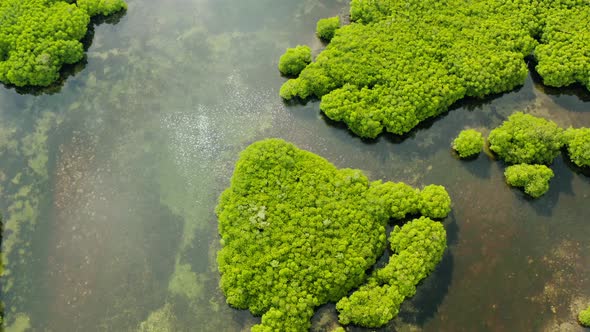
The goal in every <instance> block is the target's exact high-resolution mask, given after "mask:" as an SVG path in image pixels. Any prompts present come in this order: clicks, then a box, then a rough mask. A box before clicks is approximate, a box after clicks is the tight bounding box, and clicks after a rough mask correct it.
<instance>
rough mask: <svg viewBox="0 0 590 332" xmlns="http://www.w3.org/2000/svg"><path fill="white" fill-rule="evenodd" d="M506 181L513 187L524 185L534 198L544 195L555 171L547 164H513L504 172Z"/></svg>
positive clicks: (525, 189)
mask: <svg viewBox="0 0 590 332" xmlns="http://www.w3.org/2000/svg"><path fill="white" fill-rule="evenodd" d="M504 175H505V176H506V182H507V183H508V184H509V185H511V186H513V187H523V188H524V192H525V193H527V194H529V195H530V196H531V197H533V198H538V197H541V196H543V194H545V193H546V192H547V190H549V181H550V180H551V178H553V171H552V170H551V168H549V167H547V166H545V165H527V164H520V165H512V166H508V167H507V168H506V171H505V172H504Z"/></svg>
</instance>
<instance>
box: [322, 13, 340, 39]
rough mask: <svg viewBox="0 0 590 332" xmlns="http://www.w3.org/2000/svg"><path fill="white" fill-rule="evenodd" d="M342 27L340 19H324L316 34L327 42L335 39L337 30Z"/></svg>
mask: <svg viewBox="0 0 590 332" xmlns="http://www.w3.org/2000/svg"><path fill="white" fill-rule="evenodd" d="M339 27H340V17H338V16H334V17H329V18H322V19H320V20H319V21H318V24H317V27H316V34H317V35H318V37H319V38H320V39H322V40H325V41H330V40H332V38H333V37H334V34H335V33H336V30H337V29H338V28H339Z"/></svg>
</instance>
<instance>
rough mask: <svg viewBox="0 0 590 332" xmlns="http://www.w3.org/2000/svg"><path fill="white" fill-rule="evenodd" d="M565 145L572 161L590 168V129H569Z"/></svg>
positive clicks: (566, 132)
mask: <svg viewBox="0 0 590 332" xmlns="http://www.w3.org/2000/svg"><path fill="white" fill-rule="evenodd" d="M565 144H566V146H567V152H568V153H569V157H570V160H571V161H572V162H573V163H574V164H576V165H578V166H580V167H588V166H590V128H577V129H574V128H568V129H567V130H566V131H565Z"/></svg>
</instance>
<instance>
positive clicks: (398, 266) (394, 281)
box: [336, 217, 447, 327]
mask: <svg viewBox="0 0 590 332" xmlns="http://www.w3.org/2000/svg"><path fill="white" fill-rule="evenodd" d="M446 239H447V237H446V232H445V229H444V227H443V226H442V224H441V223H438V222H435V221H432V220H430V219H429V218H426V217H421V218H420V219H415V220H413V221H411V222H409V223H407V224H406V225H404V226H403V227H401V228H399V226H396V227H395V228H394V230H393V232H392V234H391V239H390V242H391V249H392V250H393V252H394V255H392V256H391V257H390V259H389V263H388V264H387V266H385V267H384V268H382V269H380V270H377V271H375V273H374V274H373V275H372V276H371V278H370V279H369V281H368V283H367V284H365V285H363V286H361V287H360V288H359V289H358V290H357V291H355V292H354V293H352V295H351V296H349V297H346V298H343V299H341V300H340V301H339V302H338V303H337V304H336V308H337V309H338V311H339V312H340V316H339V319H340V322H341V323H342V324H349V323H354V324H356V325H360V326H365V327H380V326H382V325H384V324H386V323H387V322H388V321H390V320H391V319H392V318H394V317H395V316H397V314H398V312H399V307H400V305H401V304H402V302H403V301H404V299H405V298H406V297H411V296H413V295H414V294H415V293H416V285H418V283H419V282H420V281H421V280H422V279H424V278H426V277H427V276H428V274H430V272H431V271H432V270H434V268H435V267H436V265H437V264H438V262H440V260H441V259H442V255H443V252H444V250H445V248H446Z"/></svg>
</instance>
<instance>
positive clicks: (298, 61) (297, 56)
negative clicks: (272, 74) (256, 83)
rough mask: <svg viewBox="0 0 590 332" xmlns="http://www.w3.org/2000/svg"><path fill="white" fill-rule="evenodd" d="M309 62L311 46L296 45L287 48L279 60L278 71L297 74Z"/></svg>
mask: <svg viewBox="0 0 590 332" xmlns="http://www.w3.org/2000/svg"><path fill="white" fill-rule="evenodd" d="M310 62H311V48H309V46H305V45H298V46H297V47H294V48H288V49H287V51H285V54H283V55H282V56H281V59H280V60H279V71H280V72H281V74H283V75H288V76H297V75H299V73H300V72H301V71H302V70H303V68H305V66H307V65H308V64H309V63H310Z"/></svg>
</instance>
